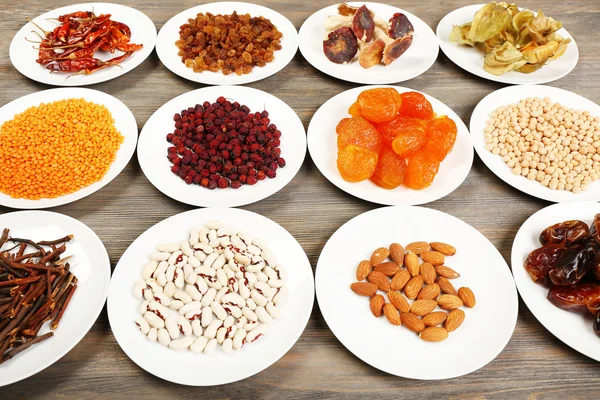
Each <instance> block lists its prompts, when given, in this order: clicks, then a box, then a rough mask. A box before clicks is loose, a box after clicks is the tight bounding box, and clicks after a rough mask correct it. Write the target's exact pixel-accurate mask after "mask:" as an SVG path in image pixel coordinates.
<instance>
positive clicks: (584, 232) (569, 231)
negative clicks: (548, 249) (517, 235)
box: [540, 221, 590, 246]
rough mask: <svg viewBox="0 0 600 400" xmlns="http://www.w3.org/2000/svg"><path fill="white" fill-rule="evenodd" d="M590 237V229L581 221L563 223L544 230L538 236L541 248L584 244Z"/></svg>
mask: <svg viewBox="0 0 600 400" xmlns="http://www.w3.org/2000/svg"><path fill="white" fill-rule="evenodd" d="M589 236H590V229H589V228H588V226H587V224H586V223H585V222H582V221H564V222H561V223H558V224H554V225H552V226H549V227H548V228H546V229H544V230H543V231H542V233H541V234H540V243H541V244H542V246H545V245H547V244H563V245H566V246H569V245H571V244H575V243H581V242H584V241H585V240H586V239H587V238H588V237H589Z"/></svg>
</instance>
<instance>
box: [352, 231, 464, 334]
mask: <svg viewBox="0 0 600 400" xmlns="http://www.w3.org/2000/svg"><path fill="white" fill-rule="evenodd" d="M454 254H456V249H455V248H454V247H453V246H451V245H449V244H446V243H441V242H432V243H427V242H413V243H410V244H409V245H407V246H406V251H405V249H404V247H402V245H400V244H398V243H393V244H391V245H390V247H389V249H388V248H385V247H380V248H378V249H377V250H375V251H374V252H373V254H372V255H371V259H370V260H364V261H361V262H360V263H359V264H358V268H357V269H356V280H357V281H358V282H354V283H353V284H352V285H350V288H351V289H352V290H353V291H354V293H356V294H358V295H359V296H367V297H369V298H370V308H371V312H372V313H373V315H374V316H375V317H377V318H379V317H381V316H382V315H385V317H386V318H387V320H388V321H389V322H390V323H391V324H393V325H404V326H405V327H406V328H408V329H409V330H411V331H413V332H415V333H418V334H419V337H420V338H421V339H423V340H425V341H428V342H441V341H443V340H445V339H446V338H447V337H448V332H452V331H455V330H456V329H458V327H460V325H461V324H462V323H463V321H464V319H465V312H464V311H463V310H461V309H460V307H462V306H463V305H464V306H466V307H469V308H473V307H474V306H475V295H474V294H473V291H472V290H471V289H469V288H468V287H461V288H460V289H458V290H456V289H455V288H454V286H453V285H452V283H451V282H450V280H451V279H455V278H458V277H459V276H460V275H459V274H458V272H456V271H454V270H453V269H452V268H450V267H447V266H445V265H444V263H445V260H446V256H453V255H454ZM388 257H389V258H391V261H386V260H387V259H388ZM419 258H420V259H421V260H422V261H423V262H422V263H421V262H420V261H419ZM390 278H391V279H390ZM365 279H366V280H367V282H363V281H364V280H365ZM378 291H382V292H385V293H386V295H387V298H388V300H389V303H386V300H385V297H384V296H383V295H381V294H378V293H377V292H378ZM402 292H404V294H402ZM408 300H413V302H412V304H411V303H409V301H408ZM438 307H439V308H440V309H442V310H444V311H436V308H438ZM442 324H443V326H440V325H442Z"/></svg>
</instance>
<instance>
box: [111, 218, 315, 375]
mask: <svg viewBox="0 0 600 400" xmlns="http://www.w3.org/2000/svg"><path fill="white" fill-rule="evenodd" d="M213 210H217V212H226V213H234V214H240V215H243V214H252V215H253V217H254V218H256V217H258V218H259V219H263V220H264V221H267V222H268V223H272V224H275V225H276V226H278V227H280V228H281V229H283V230H284V231H285V232H287V234H288V235H289V236H290V238H291V239H292V240H293V243H294V245H297V246H298V248H299V249H300V250H301V251H302V253H303V254H304V259H303V260H302V261H303V264H305V265H304V267H305V268H306V269H307V271H308V272H309V275H308V276H307V279H306V280H307V281H308V282H310V286H311V289H312V290H311V296H310V307H308V306H307V308H306V315H305V316H304V319H305V321H304V322H303V323H302V324H301V326H302V329H301V330H300V331H299V332H298V335H297V337H296V338H295V339H294V340H293V342H292V343H291V345H290V346H289V347H288V348H287V349H286V350H285V351H284V352H283V353H282V354H281V355H280V356H278V357H277V358H276V359H275V360H274V361H273V362H272V363H270V364H268V365H266V366H265V367H264V368H262V369H260V370H258V371H256V372H254V373H252V374H250V375H248V376H245V377H242V378H239V379H233V380H231V379H229V378H227V379H225V380H223V381H222V382H218V383H211V384H192V383H187V382H182V381H175V380H172V379H167V378H165V377H162V376H158V375H156V374H154V373H153V372H150V371H148V370H147V369H146V368H144V367H143V366H141V365H140V364H139V363H138V361H137V360H134V359H133V358H132V357H131V356H130V355H129V353H128V351H127V350H125V348H124V346H123V345H122V344H121V341H120V340H119V338H118V337H117V335H115V333H114V330H113V328H112V325H113V323H114V321H113V317H111V315H112V313H111V309H112V307H111V305H110V304H111V303H110V295H111V293H112V291H113V289H112V281H113V279H112V276H114V275H115V274H116V272H117V268H119V264H120V263H121V259H122V258H123V256H124V255H125V254H126V253H127V252H128V251H129V250H130V248H131V247H132V246H133V245H134V244H135V243H136V242H137V241H138V240H140V238H141V237H142V236H143V235H145V234H146V233H147V232H149V231H150V230H152V229H157V227H158V225H161V224H167V223H168V221H172V220H173V219H175V218H181V216H182V215H189V216H192V215H194V214H210V212H211V211H213ZM199 219H200V218H198V217H195V218H194V220H199ZM206 220H210V217H209V216H207V217H206ZM123 268H125V267H124V266H122V267H121V269H123ZM112 276H111V280H110V284H109V287H108V298H107V300H106V308H107V315H108V322H109V326H110V327H111V332H112V333H113V337H114V338H115V340H116V341H117V344H118V345H119V347H120V348H121V350H122V351H123V353H125V355H126V356H127V358H129V360H131V361H132V362H133V363H134V364H136V365H137V366H138V367H139V368H140V369H142V370H144V371H145V372H146V373H148V374H150V375H152V376H155V377H157V378H159V379H161V380H163V381H166V382H172V383H175V384H177V385H182V386H186V387H210V386H222V385H226V384H230V383H234V382H240V381H243V380H245V379H248V378H251V377H253V376H255V375H257V374H259V373H261V372H262V371H264V370H266V369H267V368H271V367H273V366H274V365H275V364H276V363H277V362H278V361H280V360H281V359H282V358H283V357H284V356H285V355H286V354H287V353H288V352H289V351H290V350H291V349H292V348H293V347H294V346H295V345H296V344H297V343H298V341H299V340H300V338H301V336H302V334H304V332H305V331H306V327H307V326H308V323H309V322H310V318H311V315H312V311H313V308H314V306H315V292H316V290H315V272H314V270H313V268H312V264H311V263H310V260H309V259H308V256H307V255H306V251H305V250H304V248H303V247H302V245H301V244H300V242H298V240H297V239H296V238H295V237H294V235H292V234H291V233H290V232H289V231H288V230H287V229H286V228H284V227H283V226H282V225H280V224H279V223H277V222H276V221H274V220H272V219H271V218H268V217H266V216H264V215H262V214H259V213H257V212H253V211H249V210H244V209H241V208H211V207H206V208H197V209H193V210H188V211H183V212H181V213H177V214H174V215H171V216H169V217H167V218H165V219H162V220H160V221H158V222H157V223H156V224H154V225H152V226H150V227H149V228H148V229H146V230H145V231H144V232H142V233H141V234H140V235H139V236H138V237H137V238H135V240H134V241H133V242H131V243H130V244H129V246H128V247H127V249H126V250H125V251H124V252H123V254H122V255H121V257H120V258H119V261H118V262H117V264H116V265H115V269H114V271H113V274H112ZM114 290H116V289H114Z"/></svg>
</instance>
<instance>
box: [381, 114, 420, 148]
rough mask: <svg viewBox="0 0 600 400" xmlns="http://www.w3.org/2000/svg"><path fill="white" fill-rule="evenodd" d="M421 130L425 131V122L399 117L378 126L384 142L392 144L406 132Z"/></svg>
mask: <svg viewBox="0 0 600 400" xmlns="http://www.w3.org/2000/svg"><path fill="white" fill-rule="evenodd" d="M412 129H420V130H423V131H425V121H423V120H422V119H418V118H411V117H403V116H401V115H398V116H397V117H396V118H394V119H393V120H391V121H387V122H382V123H380V124H377V131H379V133H380V134H381V136H382V137H383V140H384V141H387V142H390V143H391V141H392V140H394V138H395V137H396V136H398V135H400V134H401V133H402V132H404V131H408V130H412Z"/></svg>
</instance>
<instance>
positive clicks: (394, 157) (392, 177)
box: [371, 147, 406, 189]
mask: <svg viewBox="0 0 600 400" xmlns="http://www.w3.org/2000/svg"><path fill="white" fill-rule="evenodd" d="M405 173H406V161H404V158H402V157H400V156H399V155H398V154H396V153H394V152H393V151H392V150H391V149H390V148H389V147H384V148H383V150H381V153H380V154H379V162H378V163H377V168H376V169H375V173H373V176H371V180H372V181H373V182H374V183H375V184H376V185H378V186H381V187H382V188H384V189H395V188H397V187H398V186H400V185H402V182H403V181H404V174H405Z"/></svg>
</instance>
